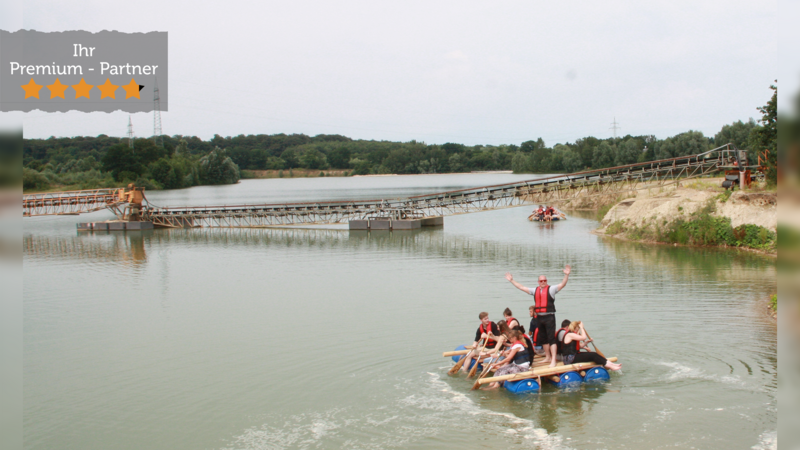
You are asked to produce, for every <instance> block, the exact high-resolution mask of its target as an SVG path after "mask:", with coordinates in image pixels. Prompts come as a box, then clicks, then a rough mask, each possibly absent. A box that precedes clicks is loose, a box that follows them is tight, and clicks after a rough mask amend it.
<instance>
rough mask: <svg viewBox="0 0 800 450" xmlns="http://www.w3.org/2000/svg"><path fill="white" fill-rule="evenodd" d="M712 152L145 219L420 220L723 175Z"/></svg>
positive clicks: (233, 222) (162, 211) (243, 224)
mask: <svg viewBox="0 0 800 450" xmlns="http://www.w3.org/2000/svg"><path fill="white" fill-rule="evenodd" d="M710 155H711V152H706V153H703V154H700V155H691V156H683V157H678V158H672V159H665V160H660V161H652V162H647V163H641V164H631V165H627V166H621V167H612V168H607V169H602V170H593V171H587V172H579V173H574V174H569V175H562V176H554V177H548V178H541V179H537V180H529V181H522V182H517V183H509V184H502V185H495V186H485V187H480V188H474V189H462V190H457V191H448V192H440V193H436V194H428V195H421V196H416V197H409V198H405V199H396V200H386V199H382V200H363V201H333V202H315V203H286V204H273V205H236V206H217V207H181V208H154V209H149V208H147V209H143V210H142V220H148V221H152V222H153V224H154V225H156V226H162V227H215V228H258V227H271V226H288V225H301V224H325V223H340V222H344V221H347V220H365V219H378V218H391V219H394V220H398V219H420V218H426V217H437V216H448V215H455V214H467V213H472V212H479V211H487V210H493V209H500V208H511V207H516V206H523V205H526V204H531V203H559V202H563V201H565V200H571V199H575V198H578V197H593V196H600V195H609V194H614V195H618V194H620V193H623V192H630V191H635V190H638V189H645V188H654V187H660V186H665V185H668V184H672V183H675V182H677V181H678V180H680V179H688V178H695V177H699V176H703V175H707V174H710V173H713V172H715V171H717V170H718V169H717V167H718V166H720V165H721V164H722V159H721V157H716V158H712V157H710Z"/></svg>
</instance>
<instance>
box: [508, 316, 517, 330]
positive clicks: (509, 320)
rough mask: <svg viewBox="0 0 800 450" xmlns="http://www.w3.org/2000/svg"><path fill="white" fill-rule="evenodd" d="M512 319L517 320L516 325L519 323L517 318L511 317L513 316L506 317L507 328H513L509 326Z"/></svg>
mask: <svg viewBox="0 0 800 450" xmlns="http://www.w3.org/2000/svg"><path fill="white" fill-rule="evenodd" d="M512 320H513V321H516V322H517V325H519V320H517V319H515V318H513V317H509V318H508V319H506V323H507V324H508V328H509V329H512V330H513V328H511V321H512Z"/></svg>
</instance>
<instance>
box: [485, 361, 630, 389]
mask: <svg viewBox="0 0 800 450" xmlns="http://www.w3.org/2000/svg"><path fill="white" fill-rule="evenodd" d="M608 360H609V361H611V362H616V361H617V357H616V356H613V357H611V358H608ZM595 367H600V366H598V365H597V364H595V363H590V362H585V363H575V364H567V365H564V363H562V362H559V363H558V365H556V366H555V367H550V366H549V365H547V366H541V367H536V368H534V369H533V370H529V371H527V372H519V373H515V374H511V375H501V376H499V377H485V378H481V379H480V380H478V384H486V383H491V382H493V381H519V380H526V379H530V378H547V377H551V378H550V379H551V381H554V382H556V383H559V382H560V381H561V379H562V378H563V374H567V373H569V372H575V373H576V374H578V375H580V372H583V371H588V370H589V369H593V368H595ZM600 368H602V367H600ZM603 370H605V369H603ZM559 375H560V376H559ZM553 376H559V377H557V378H552V377H553ZM581 378H582V377H581ZM556 380H558V381H556Z"/></svg>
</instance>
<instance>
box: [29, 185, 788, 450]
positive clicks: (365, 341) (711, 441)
mask: <svg viewBox="0 0 800 450" xmlns="http://www.w3.org/2000/svg"><path fill="white" fill-rule="evenodd" d="M526 178H530V176H519V175H499V174H473V175H429V176H400V177H361V178H308V179H271V180H245V181H243V182H242V183H240V184H238V185H234V186H223V187H197V188H192V189H186V190H179V191H162V192H148V193H147V197H148V199H149V200H150V201H151V202H152V203H154V204H157V205H159V206H181V205H214V204H226V203H228V204H233V203H237V204H241V203H243V202H246V203H265V202H270V203H271V202H278V201H300V200H333V199H348V198H362V199H364V198H395V197H401V196H405V195H418V194H423V193H430V192H436V191H442V190H450V189H458V188H469V187H476V186H481V185H487V184H497V183H505V182H512V181H517V180H522V179H526ZM530 209H531V208H529V207H523V208H510V209H503V210H496V211H489V212H482V213H475V214H467V215H460V216H449V217H446V218H445V225H444V227H442V228H436V229H422V230H415V231H403V232H400V231H397V232H382V233H379V232H372V233H367V232H350V231H348V230H347V227H346V225H332V226H324V227H315V228H291V229H191V230H154V231H148V232H127V233H78V232H77V231H76V226H75V224H76V222H78V221H82V222H83V221H92V220H104V219H109V218H112V217H111V214H110V213H108V212H105V211H101V212H97V213H93V214H89V215H84V216H81V217H80V218H78V217H74V216H72V217H70V216H66V217H44V218H32V219H25V220H24V241H23V245H24V259H23V261H24V265H23V267H24V280H23V281H24V320H23V326H24V347H23V350H24V418H23V420H24V427H23V431H24V445H25V448H26V449H56V448H57V449H81V450H85V449H108V448H115V449H137V450H138V449H284V448H285V449H295V448H298V449H300V448H303V449H317V448H319V449H323V448H348V449H351V448H352V449H376V448H437V449H438V448H452V449H456V448H459V449H464V448H508V447H510V446H515V447H520V448H534V449H567V448H572V449H598V448H630V449H659V448H699V449H731V448H737V449H739V448H745V449H749V448H756V449H760V448H776V446H777V444H776V440H777V437H776V428H777V415H778V413H777V399H776V396H777V355H776V351H777V344H776V335H777V327H776V324H775V323H774V322H773V321H771V320H770V319H767V318H766V317H765V316H764V315H762V313H761V309H762V305H761V303H760V302H761V301H762V300H763V299H764V298H765V297H766V295H767V293H768V292H773V291H775V286H776V273H775V262H774V260H771V259H767V258H764V257H761V256H758V255H754V254H749V253H742V252H734V251H721V250H714V249H687V248H675V247H665V246H648V245H642V244H635V243H628V242H621V241H616V240H612V239H603V238H600V237H597V236H594V235H592V234H590V231H591V230H593V229H594V228H596V227H597V222H596V221H595V220H594V217H593V214H591V213H583V214H582V213H577V212H576V213H570V214H569V220H567V221H562V222H558V223H553V224H541V223H532V222H528V221H527V220H526V217H527V215H528V214H529V213H530ZM565 264H571V265H572V268H573V272H572V275H571V277H570V280H569V283H568V285H567V286H566V287H565V288H564V290H563V291H562V292H561V293H559V294H558V296H557V300H556V307H557V309H558V313H557V320H558V321H559V322H560V321H561V320H562V319H571V320H583V321H584V322H585V324H586V328H587V330H589V332H590V334H591V335H592V337H593V338H594V339H595V342H596V343H597V345H598V347H599V348H600V349H601V350H602V351H603V352H604V353H605V354H606V355H608V356H611V355H614V356H617V357H619V361H620V362H622V364H623V371H622V373H614V374H612V375H611V380H610V381H609V382H608V383H606V384H603V385H599V386H585V385H584V386H581V387H580V388H577V389H573V390H568V391H559V390H558V389H556V388H555V387H553V386H549V385H545V386H544V389H543V390H542V392H541V393H539V394H533V395H527V396H521V397H520V396H514V395H511V394H509V393H508V392H506V391H504V390H499V391H470V387H471V385H472V382H471V381H468V380H465V379H464V378H463V376H455V377H451V376H448V375H447V370H448V369H449V368H450V367H451V364H452V362H451V360H450V359H449V358H443V357H442V356H441V353H442V352H444V351H449V350H452V349H454V348H455V347H456V346H457V345H459V344H465V343H468V342H471V340H472V338H473V337H474V334H475V330H476V328H477V326H478V317H477V316H478V313H479V312H481V311H488V312H489V313H490V318H492V319H493V320H499V319H500V318H502V311H503V309H504V308H506V307H510V308H511V310H512V311H513V312H514V315H515V316H516V317H517V318H519V319H521V321H522V323H523V324H524V325H526V328H527V321H528V319H527V309H528V306H529V305H530V304H531V303H532V297H530V296H528V295H526V294H524V293H522V292H520V291H519V290H517V289H515V288H514V287H513V286H512V285H511V284H510V283H508V282H507V281H506V280H505V278H504V277H503V275H504V274H505V272H507V271H510V272H512V273H513V274H514V276H515V278H516V279H517V280H518V281H520V282H521V283H523V284H525V285H527V286H533V285H534V284H535V283H536V279H537V276H538V275H539V274H543V275H547V276H548V279H549V280H550V282H551V283H553V284H555V283H557V282H558V281H559V280H560V279H561V278H562V276H563V274H562V273H561V270H562V268H563V266H564V265H565Z"/></svg>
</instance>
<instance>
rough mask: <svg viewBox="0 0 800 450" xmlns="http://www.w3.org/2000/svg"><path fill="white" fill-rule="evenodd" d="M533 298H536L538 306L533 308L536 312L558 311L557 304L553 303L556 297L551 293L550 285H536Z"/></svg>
mask: <svg viewBox="0 0 800 450" xmlns="http://www.w3.org/2000/svg"><path fill="white" fill-rule="evenodd" d="M533 298H534V300H536V306H534V308H533V311H534V312H536V313H543V312H556V306H555V305H554V304H553V302H554V301H555V299H554V298H553V296H552V295H550V286H545V287H544V288H542V287H541V286H536V290H535V291H533Z"/></svg>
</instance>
